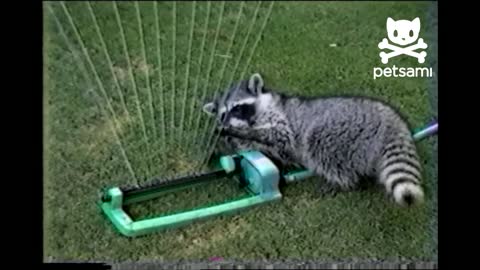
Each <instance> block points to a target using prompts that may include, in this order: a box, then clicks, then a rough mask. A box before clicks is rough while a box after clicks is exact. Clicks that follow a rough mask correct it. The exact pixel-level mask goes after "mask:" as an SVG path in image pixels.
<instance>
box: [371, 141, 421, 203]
mask: <svg viewBox="0 0 480 270" xmlns="http://www.w3.org/2000/svg"><path fill="white" fill-rule="evenodd" d="M420 180H421V166H420V162H419V159H418V155H417V152H416V148H415V144H414V142H413V139H412V138H411V137H409V136H404V137H399V138H396V139H395V140H392V142H390V143H388V144H387V145H386V146H385V147H384V149H383V151H382V155H381V158H380V161H379V164H378V181H379V182H380V183H381V184H382V185H384V186H385V189H386V191H387V194H389V195H391V196H392V197H393V199H394V200H395V202H396V203H398V204H399V205H402V206H410V205H414V204H417V203H421V202H422V201H423V197H424V193H423V189H422V187H421V184H420Z"/></svg>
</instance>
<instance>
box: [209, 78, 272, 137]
mask: <svg viewBox="0 0 480 270" xmlns="http://www.w3.org/2000/svg"><path fill="white" fill-rule="evenodd" d="M262 90H263V79H262V77H261V76H260V74H258V73H256V74H253V75H252V76H251V77H250V79H249V80H248V81H242V82H240V83H239V84H237V85H234V86H232V87H230V88H229V89H228V90H227V91H225V93H224V94H223V96H222V97H220V98H217V99H216V100H215V101H213V102H209V103H207V104H205V105H204V106H203V110H204V111H205V112H206V113H207V114H209V115H211V116H213V117H216V118H217V121H218V123H219V124H220V125H221V126H222V127H234V128H248V127H251V126H252V125H253V124H255V115H256V112H257V100H258V97H259V95H260V94H261V93H262Z"/></svg>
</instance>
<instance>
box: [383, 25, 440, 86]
mask: <svg viewBox="0 0 480 270" xmlns="http://www.w3.org/2000/svg"><path fill="white" fill-rule="evenodd" d="M419 34H420V19H419V18H418V17H417V18H415V19H413V20H412V21H409V20H397V21H395V20H394V19H392V18H390V17H389V18H388V19H387V36H388V39H387V38H384V39H383V40H382V41H381V42H380V43H378V48H379V49H380V50H382V51H381V52H380V54H379V56H380V60H381V62H382V63H383V64H388V62H389V60H390V59H391V58H393V57H397V56H400V55H405V56H410V57H414V58H416V59H417V61H418V63H419V64H423V63H425V57H426V56H427V52H426V51H423V49H426V48H428V45H427V43H425V41H424V40H423V38H419ZM383 50H389V52H386V51H383ZM417 50H419V51H417ZM432 75H433V71H432V68H431V67H430V68H427V67H415V68H414V67H397V66H395V65H393V66H392V67H385V68H380V67H374V68H373V79H376V78H378V77H382V76H383V77H432Z"/></svg>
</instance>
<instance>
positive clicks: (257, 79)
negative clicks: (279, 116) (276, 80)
mask: <svg viewBox="0 0 480 270" xmlns="http://www.w3.org/2000/svg"><path fill="white" fill-rule="evenodd" d="M248 90H250V92H251V93H252V94H254V95H259V94H261V93H262V90H263V78H262V76H261V75H260V74H259V73H255V74H253V75H252V76H251V77H250V80H248Z"/></svg>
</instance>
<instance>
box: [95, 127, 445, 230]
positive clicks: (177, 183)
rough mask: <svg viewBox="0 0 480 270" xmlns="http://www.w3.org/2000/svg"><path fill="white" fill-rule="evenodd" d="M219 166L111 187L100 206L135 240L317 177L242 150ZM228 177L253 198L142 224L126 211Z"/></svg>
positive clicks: (427, 131) (275, 196)
mask: <svg viewBox="0 0 480 270" xmlns="http://www.w3.org/2000/svg"><path fill="white" fill-rule="evenodd" d="M437 130H438V123H437V122H436V121H435V122H433V123H432V124H430V125H428V126H427V127H425V128H423V129H420V130H419V131H418V132H415V133H414V134H413V138H414V139H415V140H417V141H418V140H421V139H424V138H426V137H428V136H431V135H433V134H436V133H437ZM219 163H220V164H219V167H220V168H219V169H218V170H214V171H211V172H208V173H202V174H193V175H189V176H183V177H180V178H176V179H171V180H153V181H150V182H149V184H147V185H143V186H140V187H113V188H108V189H106V190H105V191H103V194H102V199H101V201H100V203H99V204H100V207H101V209H102V211H103V213H104V214H105V215H106V216H107V218H108V219H109V220H110V221H111V222H112V223H113V225H114V226H115V228H116V229H117V230H118V231H120V233H121V234H123V235H125V236H129V237H134V236H139V235H144V234H147V233H151V232H154V231H159V230H164V229H168V228H175V227H179V226H182V225H186V224H189V223H192V222H195V221H199V220H203V219H207V218H212V217H215V216H219V215H223V214H231V213H234V212H236V211H240V210H244V209H247V208H250V207H253V206H257V205H261V204H264V203H268V202H274V201H278V200H280V199H281V198H282V194H281V193H280V190H279V183H280V181H281V180H284V181H285V183H287V184H288V183H292V182H295V181H299V180H303V179H306V178H308V177H311V176H313V175H314V174H313V172H311V171H308V170H296V171H290V172H286V173H284V174H281V173H280V170H279V168H277V167H276V166H275V164H274V163H273V162H272V161H271V160H270V159H269V158H267V157H266V156H265V155H263V154H262V153H261V152H258V151H241V152H239V153H237V154H235V155H229V156H223V157H221V158H220V159H219ZM225 177H228V178H229V179H232V180H233V181H234V182H237V183H238V184H240V185H239V186H240V187H241V188H243V189H244V190H245V191H246V192H247V193H248V194H249V196H248V197H246V198H245V197H244V198H240V199H235V200H232V201H229V202H226V203H223V204H219V205H214V206H209V207H204V208H199V209H194V210H189V211H185V212H180V213H175V214H170V215H160V216H158V217H154V218H150V219H143V220H138V221H135V220H133V219H132V218H131V217H130V216H129V215H128V214H127V213H126V212H125V211H124V209H123V206H125V205H129V204H132V203H137V202H142V201H146V200H151V199H154V198H158V197H160V196H161V195H162V194H165V193H166V192H171V191H174V190H178V189H182V188H185V187H188V186H191V185H193V184H200V183H204V182H207V181H213V180H218V179H222V178H225ZM282 178H283V179H282Z"/></svg>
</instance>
